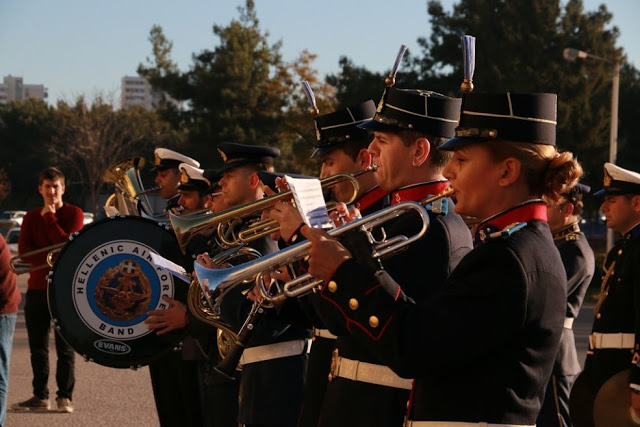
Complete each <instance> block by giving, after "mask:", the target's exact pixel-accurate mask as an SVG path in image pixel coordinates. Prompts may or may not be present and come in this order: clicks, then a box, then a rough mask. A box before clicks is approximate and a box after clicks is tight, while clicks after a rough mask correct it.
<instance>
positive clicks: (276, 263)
mask: <svg viewBox="0 0 640 427" xmlns="http://www.w3.org/2000/svg"><path fill="white" fill-rule="evenodd" d="M452 193H453V189H451V188H449V189H448V190H447V191H445V192H443V193H441V194H438V195H437V196H434V197H430V198H428V199H425V200H423V201H421V202H420V203H416V202H404V203H399V204H397V205H392V206H389V207H387V208H385V209H382V210H380V211H378V212H374V213H372V214H370V215H367V216H365V217H364V218H361V219H357V220H355V221H353V222H350V223H348V224H345V225H343V226H341V227H338V228H335V229H333V230H330V231H329V235H331V236H332V237H339V236H340V235H341V234H343V233H345V232H348V231H351V230H356V229H360V230H363V231H365V232H367V233H368V235H369V238H370V241H371V243H372V245H373V251H372V256H373V257H374V258H378V259H381V258H384V257H386V256H388V255H391V254H394V253H396V252H398V251H399V250H401V249H403V248H404V247H405V246H407V245H410V244H411V243H413V242H415V241H416V240H419V239H420V238H421V237H422V236H423V235H424V233H426V231H427V228H428V226H429V216H428V214H427V211H426V209H425V207H424V206H426V205H427V204H429V203H432V202H433V201H435V200H438V199H440V198H443V197H447V196H449V195H451V194H452ZM412 211H413V212H416V213H417V214H418V215H419V217H420V219H421V220H422V228H421V229H420V230H419V231H418V232H417V233H416V234H414V235H413V236H409V237H408V236H394V237H392V238H390V239H385V240H382V241H376V240H375V239H374V238H373V237H372V235H371V231H372V230H373V229H374V228H375V227H378V226H380V225H382V224H384V223H386V222H389V221H391V220H393V219H395V218H397V217H399V216H400V215H404V214H407V213H409V212H412ZM310 247H311V243H310V242H308V241H305V242H300V243H298V244H296V245H293V246H290V247H288V248H286V249H283V250H281V251H278V252H275V253H273V254H270V255H267V256H264V257H262V258H259V259H257V260H254V261H251V262H248V263H245V264H242V265H239V266H236V267H231V268H225V269H219V270H212V269H208V268H205V267H202V266H199V265H197V264H196V268H195V270H194V273H195V274H196V275H197V276H198V279H199V281H200V283H201V284H203V285H206V286H207V287H208V292H209V293H213V292H216V291H217V292H218V293H219V292H220V291H222V292H225V291H228V289H230V288H232V287H233V286H236V285H238V284H240V283H244V282H246V281H249V280H255V281H256V284H258V286H260V291H261V293H262V295H263V297H264V299H265V301H267V302H268V303H271V304H273V303H277V302H279V301H282V300H284V299H286V298H290V297H299V296H303V295H306V294H308V293H311V292H314V291H315V290H317V288H318V286H320V285H321V284H322V281H321V280H317V279H314V278H313V277H312V276H311V275H310V274H304V275H301V276H299V277H297V278H295V279H293V280H292V281H289V282H287V283H285V284H284V286H283V289H282V291H280V292H278V293H276V294H275V295H271V294H270V293H269V291H268V289H266V287H265V285H264V284H263V283H262V282H263V281H262V280H259V278H260V277H261V276H263V275H264V274H267V273H269V272H271V271H274V270H276V269H278V268H281V267H284V266H286V265H288V264H291V263H293V262H296V261H298V260H301V259H303V258H304V257H306V256H307V255H308V253H309V248H310Z"/></svg>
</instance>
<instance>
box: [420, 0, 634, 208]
mask: <svg viewBox="0 0 640 427" xmlns="http://www.w3.org/2000/svg"><path fill="white" fill-rule="evenodd" d="M428 12H429V15H430V16H429V20H430V22H431V25H432V34H431V35H430V37H429V38H428V39H426V38H422V39H419V43H420V45H421V47H422V49H423V52H422V53H423V55H422V56H421V57H416V58H414V59H413V62H412V66H413V69H414V72H416V73H417V75H419V76H420V78H421V79H422V82H423V83H427V82H428V83H431V84H432V85H433V86H426V85H425V86H418V87H422V88H429V89H435V90H437V91H440V92H443V93H447V94H450V95H458V96H459V95H460V91H459V89H458V88H459V85H460V82H461V81H462V75H463V73H462V60H461V57H462V56H461V41H460V38H461V36H463V35H465V34H471V35H473V36H475V37H476V71H475V76H474V84H475V87H476V89H475V90H476V91H482V92H491V91H512V92H518V91H522V92H552V93H557V94H558V134H557V141H558V147H559V148H560V149H564V150H569V151H572V152H573V153H574V154H575V155H576V156H577V157H578V159H579V160H580V161H581V163H582V164H583V167H584V169H585V171H586V175H585V179H584V180H585V182H587V183H589V184H591V185H592V186H598V185H600V182H601V180H602V165H603V163H604V162H605V161H607V159H608V150H609V148H608V146H609V128H610V111H611V109H610V106H611V101H610V99H611V78H612V74H611V70H612V67H611V64H609V63H606V62H603V61H597V60H592V59H585V60H580V59H579V60H577V61H575V62H573V63H569V62H567V61H566V60H565V59H564V58H563V55H562V53H563V50H564V48H565V47H573V48H577V49H580V50H584V51H587V52H589V53H591V54H594V55H597V56H600V57H603V58H620V57H621V52H620V50H619V49H617V48H616V47H615V43H616V40H617V38H618V36H619V32H618V29H617V28H616V27H610V23H611V19H612V15H611V14H610V13H609V12H608V11H607V9H606V6H604V5H602V6H600V8H599V9H598V10H597V11H594V12H585V11H584V7H583V2H582V0H569V1H568V2H567V3H566V5H565V6H564V8H561V5H560V2H559V1H558V0H540V1H535V2H531V1H529V0H509V1H507V0H461V1H460V2H458V3H456V4H454V6H453V10H452V11H451V12H446V11H445V10H444V9H443V7H442V5H441V3H440V2H439V1H437V0H431V1H429V3H428ZM488 23H490V24H488ZM633 77H634V76H633V73H631V72H630V71H627V73H626V75H625V78H626V79H627V80H626V85H629V86H631V87H637V84H636V85H634V84H632V83H631V82H630V81H629V80H628V79H632V78H633ZM635 77H637V76H635ZM622 87H625V86H622ZM636 99H637V98H636ZM625 102H633V103H634V104H635V103H637V101H635V100H633V101H632V100H631V98H630V97H625V99H624V100H623V99H621V103H620V111H624V110H625V109H626V108H627V107H626V105H625ZM625 117H626V115H625ZM621 124H622V123H621ZM620 137H621V140H623V141H627V138H628V137H627V134H626V130H622V129H621V131H620ZM587 203H588V202H587ZM591 208H592V209H593V208H594V207H591Z"/></svg>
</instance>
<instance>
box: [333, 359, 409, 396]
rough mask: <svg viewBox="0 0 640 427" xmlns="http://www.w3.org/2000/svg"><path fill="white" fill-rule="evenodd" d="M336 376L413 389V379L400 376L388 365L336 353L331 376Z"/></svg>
mask: <svg viewBox="0 0 640 427" xmlns="http://www.w3.org/2000/svg"><path fill="white" fill-rule="evenodd" d="M335 377H342V378H346V379H348V380H352V381H362V382H365V383H370V384H377V385H383V386H386V387H394V388H403V389H406V390H411V383H412V380H411V379H406V378H400V377H399V376H398V375H396V374H395V373H394V372H393V371H392V370H391V368H389V367H388V366H384V365H376V364H373V363H366V362H361V361H359V360H351V359H347V358H345V357H342V356H338V355H337V354H336V353H334V358H333V360H332V361H331V378H335Z"/></svg>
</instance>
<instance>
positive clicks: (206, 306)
mask: <svg viewBox="0 0 640 427" xmlns="http://www.w3.org/2000/svg"><path fill="white" fill-rule="evenodd" d="M241 257H244V258H245V259H246V260H252V259H257V258H259V257H260V252H258V251H257V250H255V249H253V248H250V247H248V246H237V247H234V248H231V249H229V250H227V251H224V252H222V253H220V254H218V255H217V256H215V257H214V258H213V262H214V264H217V265H231V262H232V261H236V262H237V261H238V259H240V258H241ZM195 265H196V266H199V265H200V264H197V263H196V264H195ZM196 268H198V267H196ZM203 268H204V267H203ZM207 291H208V289H207ZM187 302H188V306H189V310H191V312H192V313H193V315H194V316H196V317H197V318H199V319H200V320H202V321H203V322H205V323H208V324H210V325H212V326H215V327H221V326H222V327H226V325H224V324H223V323H222V322H221V320H220V304H219V299H218V296H217V295H210V294H209V293H208V292H205V291H204V289H203V284H202V283H201V282H200V281H199V280H198V278H197V275H195V274H194V275H193V277H192V280H191V284H190V285H189V293H188V296H187Z"/></svg>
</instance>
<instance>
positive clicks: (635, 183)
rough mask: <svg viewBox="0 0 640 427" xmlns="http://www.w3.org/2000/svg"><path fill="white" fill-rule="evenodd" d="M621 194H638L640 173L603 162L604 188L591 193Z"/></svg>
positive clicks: (595, 194) (600, 194) (596, 194)
mask: <svg viewBox="0 0 640 427" xmlns="http://www.w3.org/2000/svg"><path fill="white" fill-rule="evenodd" d="M621 194H640V174H639V173H637V172H634V171H630V170H627V169H623V168H621V167H620V166H617V165H614V164H613V163H608V162H607V163H605V164H604V188H603V189H602V190H599V191H596V192H595V193H594V194H593V195H594V196H604V195H610V196H618V195H621Z"/></svg>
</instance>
